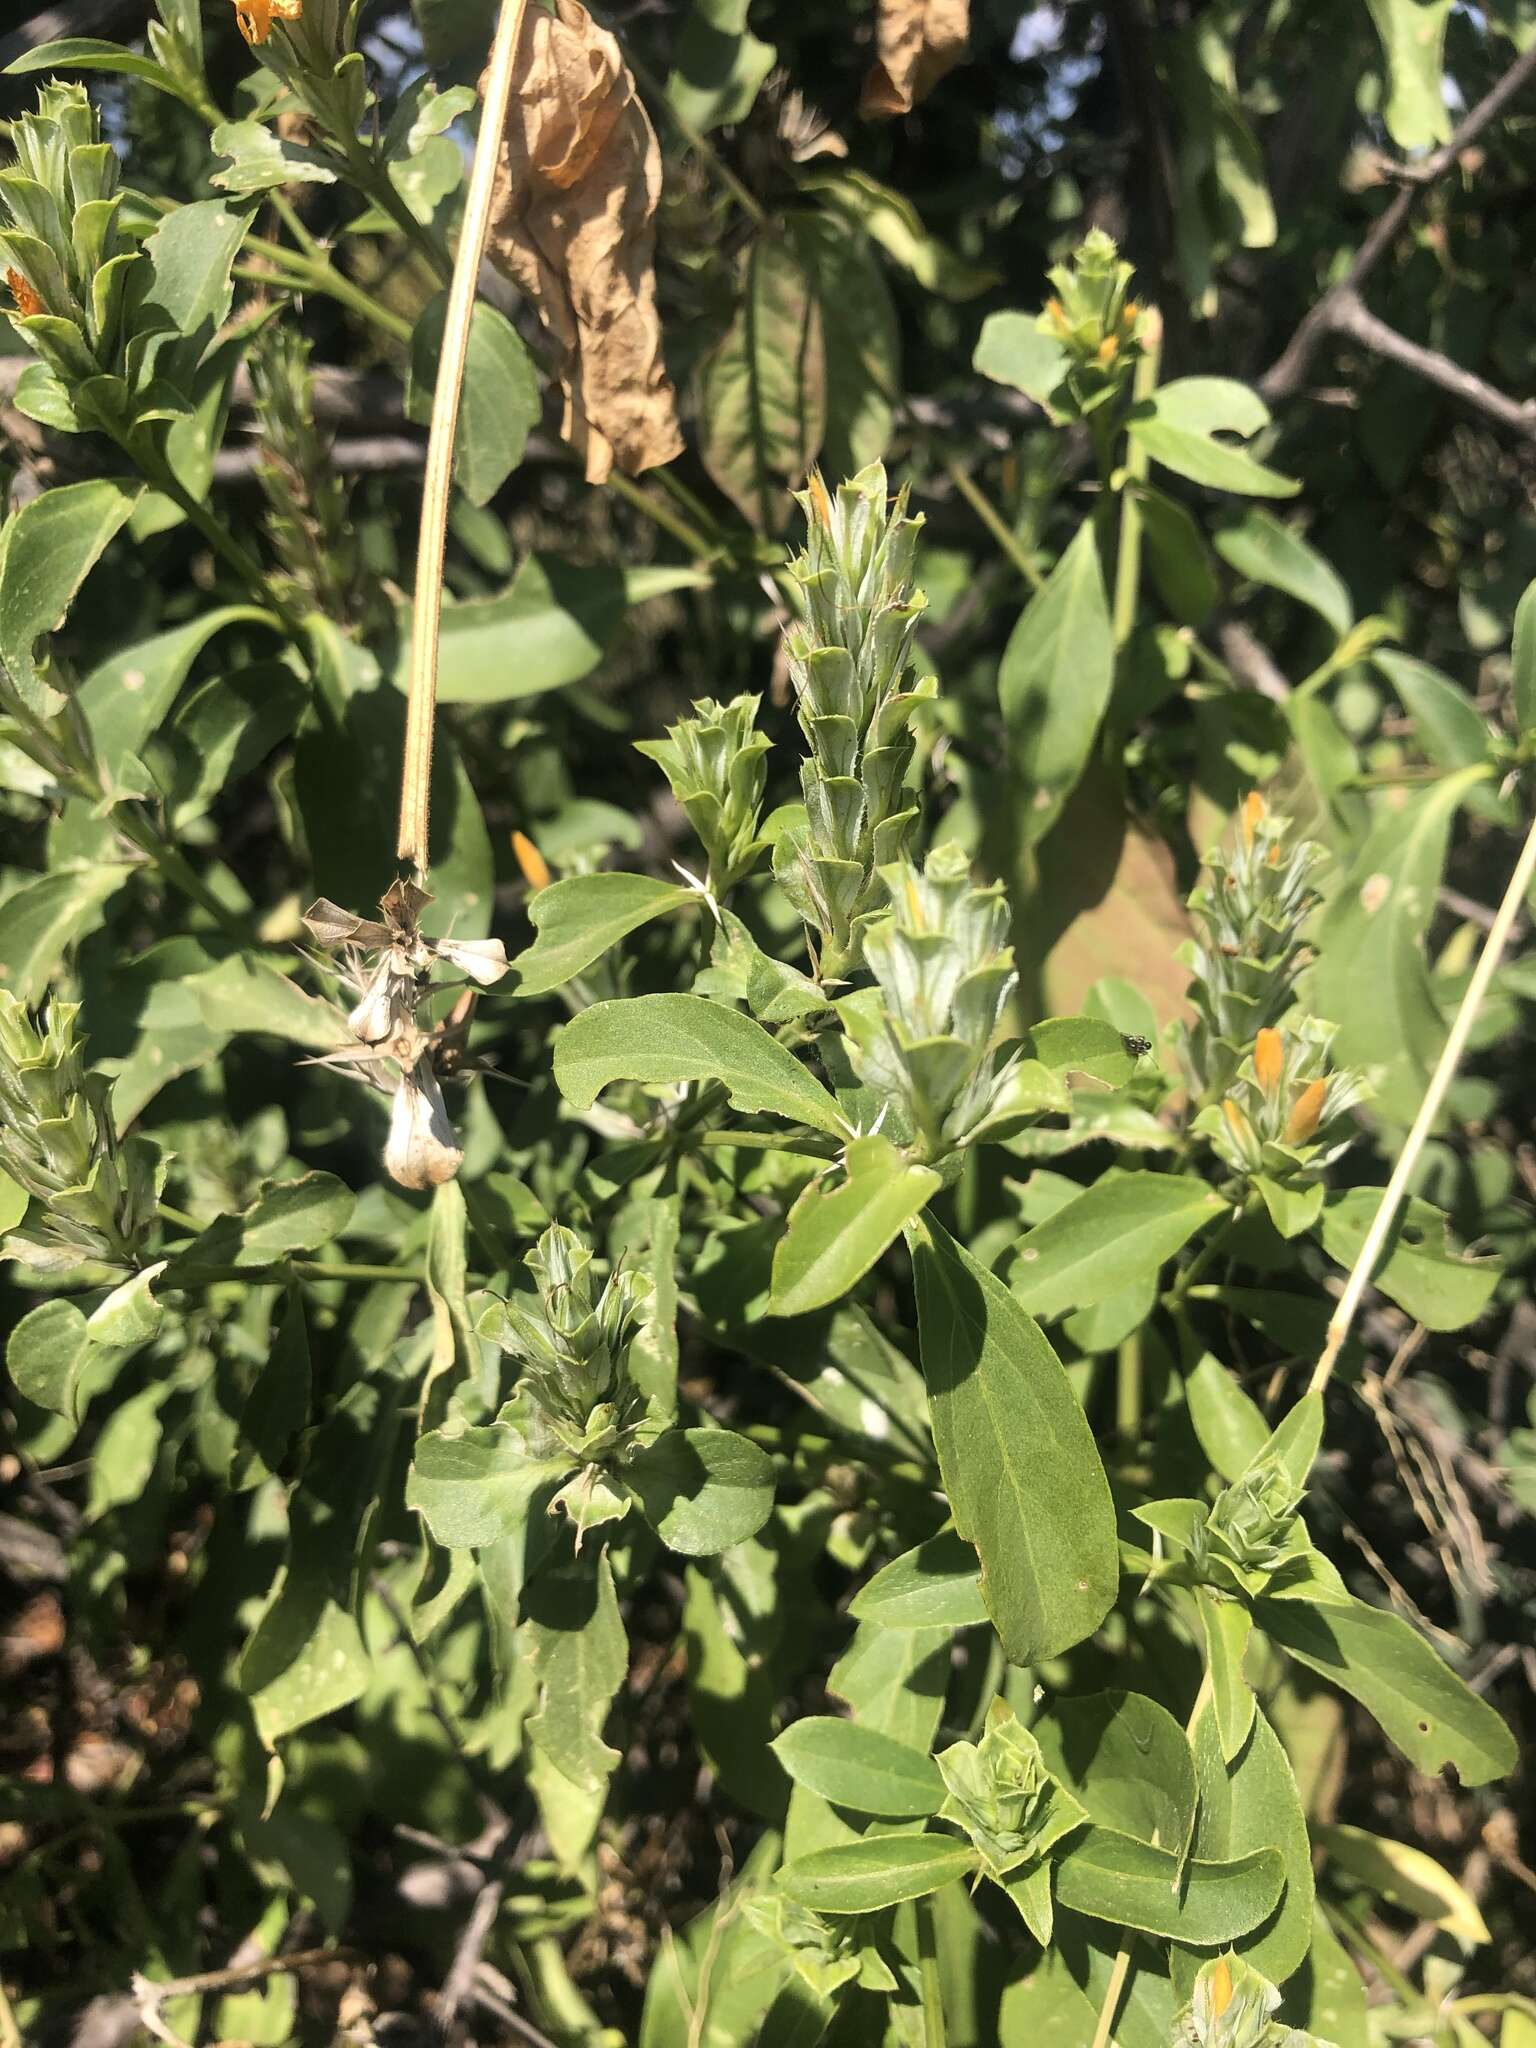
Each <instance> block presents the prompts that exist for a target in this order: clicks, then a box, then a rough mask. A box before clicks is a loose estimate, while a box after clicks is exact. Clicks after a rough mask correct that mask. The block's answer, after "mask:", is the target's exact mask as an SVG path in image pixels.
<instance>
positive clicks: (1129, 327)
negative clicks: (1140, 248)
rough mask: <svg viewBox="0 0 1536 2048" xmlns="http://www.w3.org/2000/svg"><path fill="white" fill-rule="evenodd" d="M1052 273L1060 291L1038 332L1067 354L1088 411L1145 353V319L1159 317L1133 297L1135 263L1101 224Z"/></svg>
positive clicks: (1047, 308) (1048, 305)
mask: <svg viewBox="0 0 1536 2048" xmlns="http://www.w3.org/2000/svg"><path fill="white" fill-rule="evenodd" d="M1048 275H1049V277H1050V280H1051V283H1052V284H1053V285H1054V286H1055V287H1056V290H1055V294H1054V296H1053V297H1051V298H1050V299H1048V300H1047V301H1046V305H1045V311H1044V312H1043V313H1042V314H1041V315H1040V320H1039V326H1040V331H1041V333H1042V334H1048V335H1049V336H1050V337H1051V339H1052V340H1053V341H1056V342H1059V343H1060V344H1061V346H1062V348H1063V350H1064V351H1065V352H1066V354H1067V356H1068V358H1069V360H1070V362H1071V365H1072V383H1073V389H1074V393H1075V395H1076V397H1077V398H1078V400H1079V402H1080V404H1081V406H1082V409H1083V410H1084V411H1088V410H1090V409H1091V407H1092V406H1093V405H1094V404H1095V403H1100V402H1102V399H1103V398H1104V397H1105V396H1107V395H1108V393H1109V392H1110V391H1111V390H1113V389H1115V388H1116V387H1118V385H1119V384H1120V382H1121V381H1122V379H1123V373H1124V371H1125V370H1126V369H1127V368H1128V367H1129V365H1130V364H1131V363H1133V362H1134V361H1135V359H1136V357H1137V356H1138V355H1139V354H1140V353H1141V343H1142V335H1143V329H1144V326H1145V324H1146V322H1147V321H1148V319H1149V318H1155V317H1156V316H1155V315H1149V314H1148V313H1147V312H1145V311H1144V310H1143V309H1142V308H1141V307H1139V306H1138V305H1137V303H1136V301H1135V300H1134V299H1133V298H1131V297H1130V284H1131V278H1132V275H1133V272H1132V269H1131V266H1130V264H1129V263H1123V262H1122V261H1121V260H1120V252H1119V250H1118V248H1117V247H1116V245H1115V243H1114V240H1113V239H1112V238H1111V237H1110V236H1109V235H1106V234H1105V233H1104V231H1103V229H1102V228H1094V229H1092V230H1091V231H1090V232H1089V233H1088V234H1087V235H1086V236H1085V237H1084V239H1083V240H1082V242H1080V243H1079V244H1078V246H1077V248H1076V249H1074V250H1073V252H1072V255H1071V257H1070V258H1069V259H1068V261H1067V262H1065V263H1058V264H1057V265H1056V267H1055V269H1053V270H1052V271H1050V272H1049V273H1048Z"/></svg>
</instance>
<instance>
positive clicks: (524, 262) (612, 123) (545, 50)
mask: <svg viewBox="0 0 1536 2048" xmlns="http://www.w3.org/2000/svg"><path fill="white" fill-rule="evenodd" d="M660 197H661V151H660V149H659V148H658V147H657V143H656V134H655V131H654V129H653V128H652V127H651V124H650V120H649V118H648V117H647V115H646V111H645V108H644V107H643V105H642V104H641V102H640V96H639V94H638V93H637V92H636V90H635V81H634V79H633V78H632V77H631V75H630V72H629V70H628V67H627V66H626V65H625V63H624V59H623V56H622V54H621V52H620V50H619V46H618V43H617V42H616V41H615V39H614V38H613V37H612V36H611V35H609V34H608V32H607V31H606V30H605V29H600V28H598V27H597V26H596V25H595V23H594V22H593V20H592V18H591V16H590V15H589V14H588V13H587V10H586V8H585V7H583V6H582V5H581V4H580V0H555V12H554V13H553V14H549V13H546V12H545V11H544V9H543V8H542V7H539V8H531V9H530V10H529V14H528V18H527V26H526V29H525V31H524V34H523V37H522V40H521V44H520V46H519V50H518V58H517V69H516V72H515V74H514V77H513V83H512V104H511V107H510V109H509V111H508V115H507V125H506V131H505V134H504V136H503V140H502V152H501V160H500V162H499V164H498V165H497V169H496V192H495V202H494V210H493V213H492V216H491V233H490V241H489V244H488V248H487V253H488V255H489V256H490V259H491V261H492V262H493V263H494V264H495V265H496V266H497V268H498V269H500V270H503V271H505V272H506V273H507V275H508V276H510V277H511V278H512V279H513V280H514V281H515V282H516V283H517V284H518V285H519V286H520V287H521V288H522V290H523V291H524V292H526V293H527V294H528V296H529V298H531V299H532V301H533V303H534V304H535V305H536V306H537V307H538V310H539V317H540V319H541V320H542V321H543V323H544V325H545V327H546V328H547V329H548V331H549V333H550V334H551V335H552V336H553V337H554V340H555V341H556V343H557V344H558V346H559V350H560V363H559V375H560V383H561V387H562V389H563V390H564V392H565V422H564V426H563V428H562V432H563V433H564V435H565V438H566V440H567V441H569V442H570V443H571V445H572V447H573V448H575V449H576V450H577V452H578V453H579V454H580V455H581V457H582V459H583V461H584V462H585V464H586V471H587V480H588V482H589V483H602V482H603V480H604V479H605V478H606V477H607V475H608V473H609V470H610V469H611V468H612V466H613V464H614V463H615V462H617V463H618V465H619V467H620V469H622V470H624V471H625V472H626V474H627V475H629V476H638V475H639V473H640V471H641V470H643V469H651V468H654V467H655V466H656V464H658V463H662V462H670V461H671V460H672V459H673V457H674V456H676V455H679V454H681V452H682V447H683V437H682V433H681V430H680V429H679V427H678V423H677V401H676V396H675V394H674V392H673V389H672V385H671V383H670V381H669V379H668V377H667V371H666V364H665V362H664V360H663V357H662V348H661V323H660V321H659V319H658V318H657V313H656V274H655V267H654V257H655V248H656V231H655V225H654V223H655V215H656V206H657V202H658V200H659V199H660Z"/></svg>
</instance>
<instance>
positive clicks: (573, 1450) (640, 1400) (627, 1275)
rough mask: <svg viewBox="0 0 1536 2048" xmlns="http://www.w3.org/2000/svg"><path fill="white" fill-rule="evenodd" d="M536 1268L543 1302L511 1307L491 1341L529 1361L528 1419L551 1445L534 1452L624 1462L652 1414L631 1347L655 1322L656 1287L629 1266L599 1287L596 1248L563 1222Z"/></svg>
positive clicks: (494, 1321) (525, 1384) (524, 1388)
mask: <svg viewBox="0 0 1536 2048" xmlns="http://www.w3.org/2000/svg"><path fill="white" fill-rule="evenodd" d="M528 1266H529V1269H530V1271H531V1272H532V1274H533V1277H534V1282H535V1285H536V1286H537V1288H538V1300H537V1303H536V1304H534V1303H532V1302H531V1301H528V1300H526V1299H521V1300H520V1299H517V1298H514V1299H512V1300H510V1301H508V1302H506V1303H504V1304H503V1305H502V1306H501V1307H500V1308H499V1309H498V1310H495V1311H493V1312H492V1316H491V1318H490V1319H488V1327H487V1334H488V1335H490V1336H491V1337H493V1338H494V1340H495V1341H496V1342H497V1343H498V1344H500V1345H501V1347H502V1349H503V1350H504V1351H508V1352H510V1353H511V1354H512V1355H513V1356H514V1357H515V1358H517V1359H518V1360H519V1361H520V1362H521V1365H522V1375H521V1379H520V1381H519V1391H520V1392H521V1393H525V1394H526V1395H527V1404H526V1406H527V1411H528V1413H527V1421H528V1424H529V1426H530V1429H531V1430H532V1431H533V1432H535V1433H536V1434H538V1435H541V1436H542V1437H543V1439H544V1441H542V1442H531V1443H530V1449H531V1450H532V1451H533V1452H534V1454H535V1455H545V1454H546V1453H549V1454H553V1453H554V1452H555V1451H556V1450H557V1449H558V1450H559V1451H561V1452H564V1453H566V1454H568V1455H569V1456H571V1457H572V1458H575V1459H576V1460H578V1461H579V1462H580V1463H582V1464H583V1465H601V1464H608V1463H612V1462H614V1461H616V1460H622V1458H623V1457H624V1456H625V1454H626V1453H627V1452H628V1450H629V1449H630V1448H631V1446H632V1445H633V1443H634V1440H635V1435H636V1432H637V1430H638V1429H639V1427H640V1425H641V1423H642V1422H643V1421H644V1420H645V1414H646V1398H645V1395H644V1394H643V1393H642V1392H641V1390H640V1388H639V1387H638V1386H637V1385H636V1384H635V1381H634V1379H633V1377H632V1375H631V1372H630V1348H631V1346H632V1345H633V1344H634V1341H635V1339H636V1337H637V1336H638V1335H639V1334H640V1331H641V1330H642V1328H643V1327H644V1325H645V1323H646V1320H647V1313H648V1308H649V1303H650V1295H651V1282H650V1280H649V1278H648V1277H647V1276H646V1275H645V1274H643V1273H637V1272H634V1271H632V1270H630V1269H629V1268H627V1267H621V1268H620V1269H619V1271H618V1272H616V1273H612V1274H610V1275H609V1277H608V1279H607V1280H606V1281H605V1282H604V1284H603V1286H602V1287H601V1288H598V1287H597V1286H596V1284H595V1281H594V1277H593V1272H592V1252H591V1249H590V1247H589V1246H587V1245H586V1244H584V1243H583V1242H582V1240H581V1238H579V1237H578V1236H577V1235H576V1233H575V1231H573V1230H567V1229H565V1228H564V1226H563V1225H561V1224H558V1223H555V1224H551V1225H550V1227H549V1229H548V1230H546V1231H545V1232H544V1234H543V1236H542V1237H541V1238H540V1239H539V1241H538V1244H537V1245H536V1246H535V1248H534V1250H533V1251H531V1252H530V1253H529V1254H528Z"/></svg>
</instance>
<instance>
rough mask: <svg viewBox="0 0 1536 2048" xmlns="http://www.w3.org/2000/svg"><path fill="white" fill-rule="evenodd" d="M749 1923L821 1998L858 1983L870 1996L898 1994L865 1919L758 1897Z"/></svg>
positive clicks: (751, 1902)
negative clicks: (827, 1914)
mask: <svg viewBox="0 0 1536 2048" xmlns="http://www.w3.org/2000/svg"><path fill="white" fill-rule="evenodd" d="M744 1910H745V1913H746V1917H747V1919H748V1921H750V1923H751V1925H752V1926H753V1927H754V1928H755V1929H756V1930H757V1932H758V1933H759V1934H761V1935H762V1936H764V1938H765V1939H766V1940H768V1941H771V1942H773V1943H774V1944H775V1945H776V1946H777V1947H778V1948H779V1949H780V1950H782V1951H783V1953H784V1954H785V1955H786V1956H788V1957H789V1959H790V1961H791V1963H792V1964H793V1967H794V1971H795V1974H796V1976H798V1977H799V1978H800V1980H801V1982H802V1983H804V1984H805V1985H807V1986H808V1987H809V1989H810V1990H811V1991H812V1992H813V1993H814V1994H815V1995H816V1997H818V1998H828V1999H829V1998H831V1997H833V1995H834V1994H835V1993H836V1992H837V1991H838V1990H839V1989H840V1988H841V1987H842V1986H843V1985H844V1984H847V1983H850V1982H852V1981H854V1980H855V1979H856V1980H857V1981H858V1983H859V1985H860V1987H861V1988H862V1989H863V1990H865V1991H882V1992H885V1991H894V1990H895V1989H896V1978H895V1975H894V1974H893V1972H892V1970H891V1968H890V1965H889V1964H888V1963H886V1962H885V1960H884V1959H883V1958H882V1957H881V1955H880V1954H879V1951H878V1950H877V1949H876V1948H875V1946H874V1944H873V1942H872V1940H871V1939H870V1933H869V1930H868V1929H867V1927H866V1925H865V1921H864V1919H863V1918H862V1917H861V1916H859V1915H856V1914H848V1915H843V1914H839V1915H838V1917H837V1918H836V1919H835V1920H829V1919H827V1918H825V1917H824V1916H823V1915H822V1914H820V1913H817V1912H814V1911H813V1910H812V1909H811V1908H810V1907H809V1906H801V1905H798V1904H797V1903H796V1902H795V1901H794V1900H793V1899H788V1898H786V1897H785V1896H784V1894H783V1893H782V1892H758V1893H755V1894H753V1895H752V1896H751V1897H750V1898H748V1899H747V1901H746V1904H745V1908H744Z"/></svg>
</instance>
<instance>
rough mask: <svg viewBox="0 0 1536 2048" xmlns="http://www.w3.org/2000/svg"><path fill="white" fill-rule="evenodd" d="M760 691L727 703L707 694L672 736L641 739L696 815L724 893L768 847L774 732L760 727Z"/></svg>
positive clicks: (716, 883) (712, 885) (714, 885)
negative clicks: (766, 798)
mask: <svg viewBox="0 0 1536 2048" xmlns="http://www.w3.org/2000/svg"><path fill="white" fill-rule="evenodd" d="M761 703H762V699H761V698H760V697H754V696H740V697H733V698H732V699H731V701H730V703H729V704H719V703H717V702H716V701H715V699H714V698H713V697H701V698H700V699H699V701H698V702H697V703H696V704H695V705H694V707H693V716H692V717H691V718H680V719H679V720H678V722H677V723H676V725H669V726H668V727H667V737H666V738H665V739H664V740H639V741H637V742H636V745H637V748H638V751H639V752H640V753H642V754H644V755H645V756H646V757H647V758H648V759H649V760H652V761H655V762H656V763H657V765H658V766H659V767H660V768H661V769H662V771H663V773H664V774H665V775H666V778H667V780H668V782H670V783H671V785H672V794H673V795H674V796H675V797H676V798H677V800H678V802H679V803H680V804H681V805H682V807H683V809H684V810H685V811H686V812H687V814H688V822H689V824H690V825H692V827H693V829H694V831H695V832H697V834H698V835H699V840H700V843H701V844H702V846H703V848H704V851H705V854H706V855H707V857H708V860H709V889H710V894H711V895H712V896H714V897H715V898H716V899H718V898H720V897H722V896H724V895H725V894H726V892H727V891H728V890H729V889H732V888H734V887H735V885H736V883H737V882H739V881H740V880H741V879H742V877H743V876H744V875H746V874H748V873H749V872H750V871H751V869H752V867H753V866H754V864H755V863H756V860H757V857H758V855H759V854H760V853H761V852H762V850H763V845H764V842H763V840H762V839H760V838H759V837H758V816H759V813H760V811H761V809H762V802H763V789H764V786H765V784H766V782H767V779H768V763H767V758H766V757H767V754H768V749H769V745H770V741H769V739H768V735H767V734H766V733H761V732H759V731H758V730H757V713H758V708H759V706H760V705H761Z"/></svg>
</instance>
